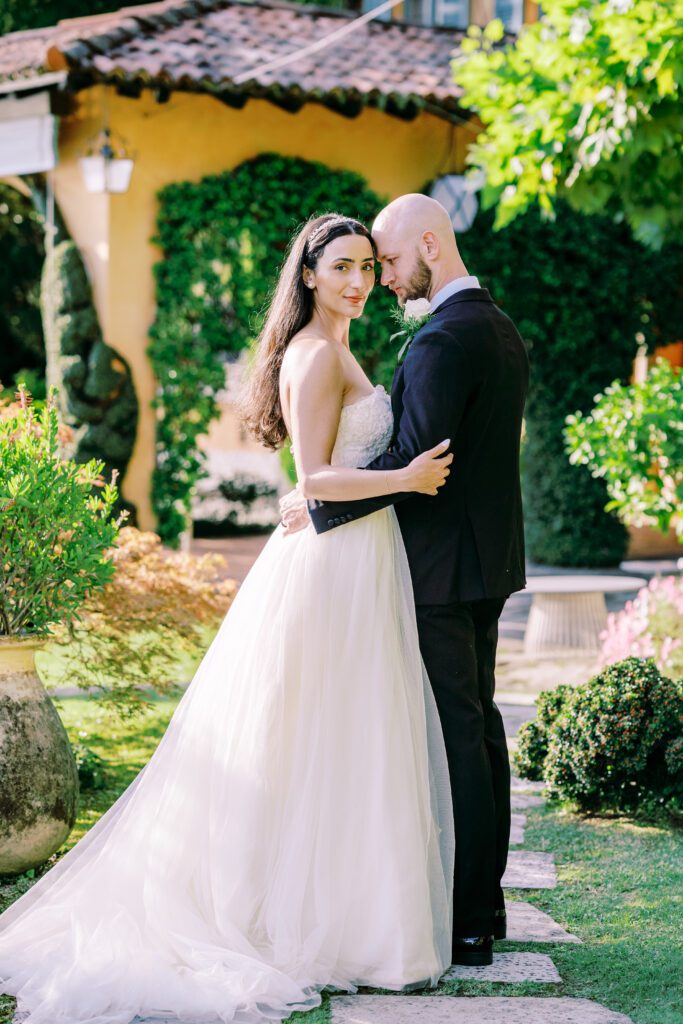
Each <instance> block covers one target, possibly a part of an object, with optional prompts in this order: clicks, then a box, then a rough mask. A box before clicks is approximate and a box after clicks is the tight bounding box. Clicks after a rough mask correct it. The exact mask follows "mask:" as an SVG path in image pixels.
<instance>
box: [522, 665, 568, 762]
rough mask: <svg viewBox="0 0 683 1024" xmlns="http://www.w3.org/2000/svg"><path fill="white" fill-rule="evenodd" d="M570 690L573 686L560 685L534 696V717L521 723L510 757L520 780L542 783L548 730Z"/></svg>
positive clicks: (548, 736)
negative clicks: (514, 748)
mask: <svg viewBox="0 0 683 1024" xmlns="http://www.w3.org/2000/svg"><path fill="white" fill-rule="evenodd" d="M573 693H574V687H573V686H567V685H562V686H558V687H556V688H555V689H554V690H544V691H543V693H539V695H538V697H537V698H536V717H535V718H532V719H531V721H529V722H524V724H523V725H522V726H521V728H520V730H519V732H518V733H517V750H516V752H515V754H514V757H513V761H514V765H515V770H516V772H517V774H518V775H520V776H521V777H522V778H523V779H531V780H532V781H534V782H541V781H542V780H543V779H544V778H545V759H546V757H547V755H548V744H549V743H550V734H551V730H552V727H553V725H554V724H555V721H556V719H557V717H558V715H559V714H560V713H561V712H562V711H563V709H564V707H565V705H566V704H567V701H569V700H570V699H571V696H572V694H573Z"/></svg>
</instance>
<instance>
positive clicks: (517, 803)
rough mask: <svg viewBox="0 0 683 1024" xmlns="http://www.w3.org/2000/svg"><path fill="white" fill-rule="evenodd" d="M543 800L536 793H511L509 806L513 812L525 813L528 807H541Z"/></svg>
mask: <svg viewBox="0 0 683 1024" xmlns="http://www.w3.org/2000/svg"><path fill="white" fill-rule="evenodd" d="M544 803H545V800H544V799H543V797H542V796H538V795H537V794H536V793H512V794H511V795H510V806H511V807H512V810H513V811H527V810H528V809H529V808H530V807H542V806H543V804H544Z"/></svg>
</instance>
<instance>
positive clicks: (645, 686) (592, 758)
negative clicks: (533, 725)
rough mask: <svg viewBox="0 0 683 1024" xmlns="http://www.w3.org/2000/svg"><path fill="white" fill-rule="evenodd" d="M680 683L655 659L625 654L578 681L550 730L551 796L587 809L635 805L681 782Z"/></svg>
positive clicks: (667, 799) (671, 795) (669, 792)
mask: <svg viewBox="0 0 683 1024" xmlns="http://www.w3.org/2000/svg"><path fill="white" fill-rule="evenodd" d="M682 728H683V686H682V685H681V683H680V682H677V681H674V680H672V679H669V678H667V677H666V676H664V675H662V673H661V672H660V671H659V669H658V668H657V666H656V665H655V663H654V661H653V660H652V659H647V660H642V659H640V658H626V659H625V660H624V661H621V662H617V663H616V664H614V665H610V666H608V667H606V668H604V669H603V670H602V671H601V672H600V673H599V674H598V675H596V676H595V677H594V678H593V679H591V680H590V681H589V682H587V683H584V684H583V685H582V686H579V687H577V688H576V689H575V690H574V692H573V694H572V695H571V696H570V697H569V698H568V699H567V700H566V701H565V703H564V705H563V707H562V709H561V710H560V713H559V714H558V716H557V717H556V719H555V721H554V722H553V724H552V726H551V728H550V731H549V743H548V753H547V756H546V759H545V764H544V774H545V777H546V781H547V782H548V785H549V791H550V794H551V796H555V797H557V798H561V799H569V800H572V801H574V802H575V803H576V804H577V805H578V806H579V807H580V808H581V809H582V810H584V811H600V810H602V811H604V810H618V811H638V810H641V811H642V810H643V809H647V808H649V807H652V806H655V805H667V804H669V803H672V802H673V801H675V800H676V798H677V795H679V794H680V792H681V785H682V784H683V771H682V769H683V765H682V764H681V760H682V759H681V755H680V740H681V733H682Z"/></svg>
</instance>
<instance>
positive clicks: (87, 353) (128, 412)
mask: <svg viewBox="0 0 683 1024" xmlns="http://www.w3.org/2000/svg"><path fill="white" fill-rule="evenodd" d="M41 305H42V311H43V327H44V331H45V345H46V353H47V377H48V384H49V385H51V386H54V387H56V388H57V389H58V398H59V408H60V414H61V418H62V420H63V422H64V423H65V424H67V425H68V426H69V427H70V428H71V431H72V438H71V442H70V444H69V447H68V454H69V455H70V456H71V457H72V458H73V459H75V460H76V462H88V461H90V460H91V459H101V460H102V462H103V464H104V469H105V472H106V473H107V475H109V474H111V472H113V471H116V473H117V474H119V475H120V476H121V478H123V476H124V474H125V471H126V468H127V466H128V462H129V460H130V457H131V454H132V451H133V445H134V443H135V432H136V428H137V413H138V407H137V398H136V396H135V389H134V387H133V382H132V378H131V373H130V369H129V367H128V364H127V363H126V362H125V360H124V359H123V358H122V356H120V355H119V354H118V353H117V352H115V351H114V350H113V349H112V348H110V346H109V345H106V344H105V342H104V341H103V339H102V333H101V331H100V326H99V322H98V319H97V312H96V310H95V307H94V305H93V301H92V293H91V290H90V283H89V281H88V278H87V275H86V272H85V267H84V265H83V260H82V258H81V255H80V253H79V251H78V249H77V247H76V245H75V244H74V242H72V241H70V240H68V241H64V242H60V244H59V245H56V246H55V247H54V249H53V250H52V252H51V253H50V255H49V256H48V257H47V259H46V260H45V266H44V269H43V276H42V285H41ZM118 507H120V508H126V509H127V510H128V511H132V508H131V506H129V505H126V504H125V503H124V502H123V501H119V506H118Z"/></svg>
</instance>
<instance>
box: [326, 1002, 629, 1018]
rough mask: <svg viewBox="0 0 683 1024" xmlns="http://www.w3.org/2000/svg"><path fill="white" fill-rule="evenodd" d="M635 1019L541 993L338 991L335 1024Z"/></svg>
mask: <svg viewBox="0 0 683 1024" xmlns="http://www.w3.org/2000/svg"><path fill="white" fill-rule="evenodd" d="M415 1021H420V1022H423V1024H633V1022H632V1021H631V1019H630V1017H624V1015H623V1014H622V1013H615V1012H614V1011H613V1010H608V1009H607V1007H605V1006H601V1005H600V1004H599V1003H594V1002H592V1001H591V1000H590V999H569V998H556V999H543V998H537V997H536V996H516V997H515V996H402V997H397V996H336V997H335V998H334V999H333V1000H332V1024H414V1022H415Z"/></svg>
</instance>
